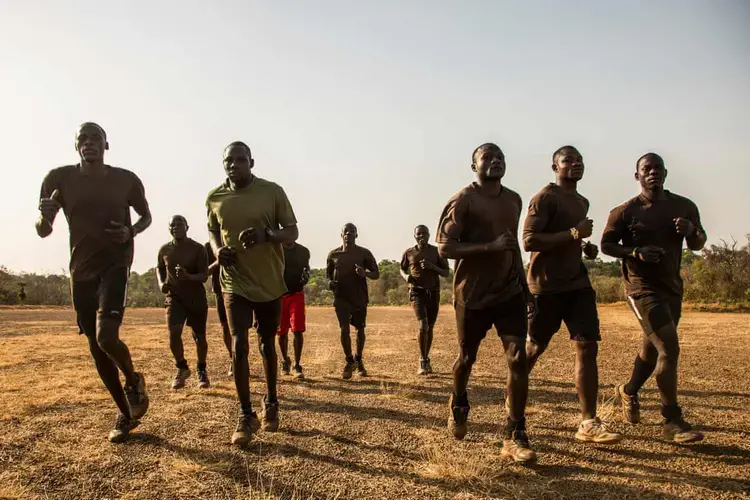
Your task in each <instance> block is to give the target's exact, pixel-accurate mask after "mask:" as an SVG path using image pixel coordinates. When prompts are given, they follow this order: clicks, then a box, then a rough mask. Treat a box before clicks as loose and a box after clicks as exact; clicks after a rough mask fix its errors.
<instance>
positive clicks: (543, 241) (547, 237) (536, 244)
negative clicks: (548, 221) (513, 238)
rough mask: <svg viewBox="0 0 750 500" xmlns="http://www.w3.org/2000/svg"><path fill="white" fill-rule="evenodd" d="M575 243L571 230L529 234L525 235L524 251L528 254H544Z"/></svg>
mask: <svg viewBox="0 0 750 500" xmlns="http://www.w3.org/2000/svg"><path fill="white" fill-rule="evenodd" d="M571 241H573V235H572V234H571V232H570V230H566V231H559V232H557V233H541V232H539V233H537V232H529V233H528V234H526V235H524V238H523V249H524V250H526V251H527V252H544V251H545V250H550V249H552V248H555V247H558V246H560V245H565V244H567V243H570V242H571Z"/></svg>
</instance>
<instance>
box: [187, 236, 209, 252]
mask: <svg viewBox="0 0 750 500" xmlns="http://www.w3.org/2000/svg"><path fill="white" fill-rule="evenodd" d="M188 243H190V247H191V248H195V249H196V250H205V249H206V247H205V246H203V244H202V243H198V242H197V241H195V240H194V239H192V238H188Z"/></svg>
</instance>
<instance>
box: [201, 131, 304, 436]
mask: <svg viewBox="0 0 750 500" xmlns="http://www.w3.org/2000/svg"><path fill="white" fill-rule="evenodd" d="M254 164H255V161H254V160H253V158H252V154H251V152H250V148H249V147H248V146H247V145H246V144H245V143H243V142H233V143H231V144H230V145H229V146H227V147H226V149H224V170H225V172H226V175H227V181H226V182H225V183H224V184H222V185H221V186H219V187H217V188H215V189H213V190H212V191H211V192H210V193H209V194H208V197H207V199H206V209H207V212H208V231H209V241H210V243H211V247H212V249H213V251H214V255H216V257H217V260H218V261H219V264H220V266H221V269H220V273H219V281H220V283H221V290H222V292H223V294H224V303H225V306H226V310H227V317H228V318H227V319H228V320H229V329H230V331H231V333H232V341H233V343H234V352H233V361H234V383H235V386H236V388H237V396H238V398H239V400H240V416H239V421H238V423H237V429H236V431H235V432H234V434H233V435H232V443H233V444H237V445H240V446H242V445H245V444H247V443H248V442H249V441H250V439H251V438H252V434H253V433H255V432H256V431H257V430H258V429H259V428H260V427H261V421H260V420H259V419H258V416H257V415H256V413H255V412H253V411H252V407H251V405H250V383H249V368H248V350H249V347H248V330H249V329H250V327H251V326H252V325H253V320H254V319H255V321H257V324H258V327H257V331H258V343H259V346H260V352H261V356H262V358H263V369H264V371H265V376H266V387H267V393H266V396H265V398H264V400H263V415H262V426H263V430H266V431H271V432H273V431H276V430H277V429H278V426H279V420H278V411H279V404H278V401H277V399H276V377H277V365H276V350H275V347H274V337H275V335H276V330H277V329H278V327H279V314H280V312H281V302H280V298H281V296H282V295H283V294H284V292H286V285H285V283H284V251H283V248H282V244H283V243H287V242H292V241H295V240H296V239H297V236H298V231H297V219H296V218H295V216H294V211H293V210H292V206H291V204H290V203H289V199H288V198H287V197H286V193H284V190H283V189H282V188H281V186H279V185H277V184H275V183H273V182H270V181H267V180H265V179H261V178H259V177H255V176H254V175H253V174H252V172H251V170H252V168H253V166H254Z"/></svg>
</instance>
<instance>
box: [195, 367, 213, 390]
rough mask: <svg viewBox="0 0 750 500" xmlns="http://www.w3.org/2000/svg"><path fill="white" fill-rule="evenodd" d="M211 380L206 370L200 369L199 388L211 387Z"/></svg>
mask: <svg viewBox="0 0 750 500" xmlns="http://www.w3.org/2000/svg"><path fill="white" fill-rule="evenodd" d="M210 388H211V381H210V380H209V379H208V372H207V371H206V370H198V389H210Z"/></svg>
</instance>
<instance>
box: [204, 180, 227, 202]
mask: <svg viewBox="0 0 750 500" xmlns="http://www.w3.org/2000/svg"><path fill="white" fill-rule="evenodd" d="M226 191H227V186H226V184H221V185H219V186H216V187H215V188H213V189H212V190H211V191H209V192H208V194H207V195H206V203H210V202H212V201H214V200H215V199H216V197H217V196H219V195H222V194H224V193H226Z"/></svg>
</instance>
